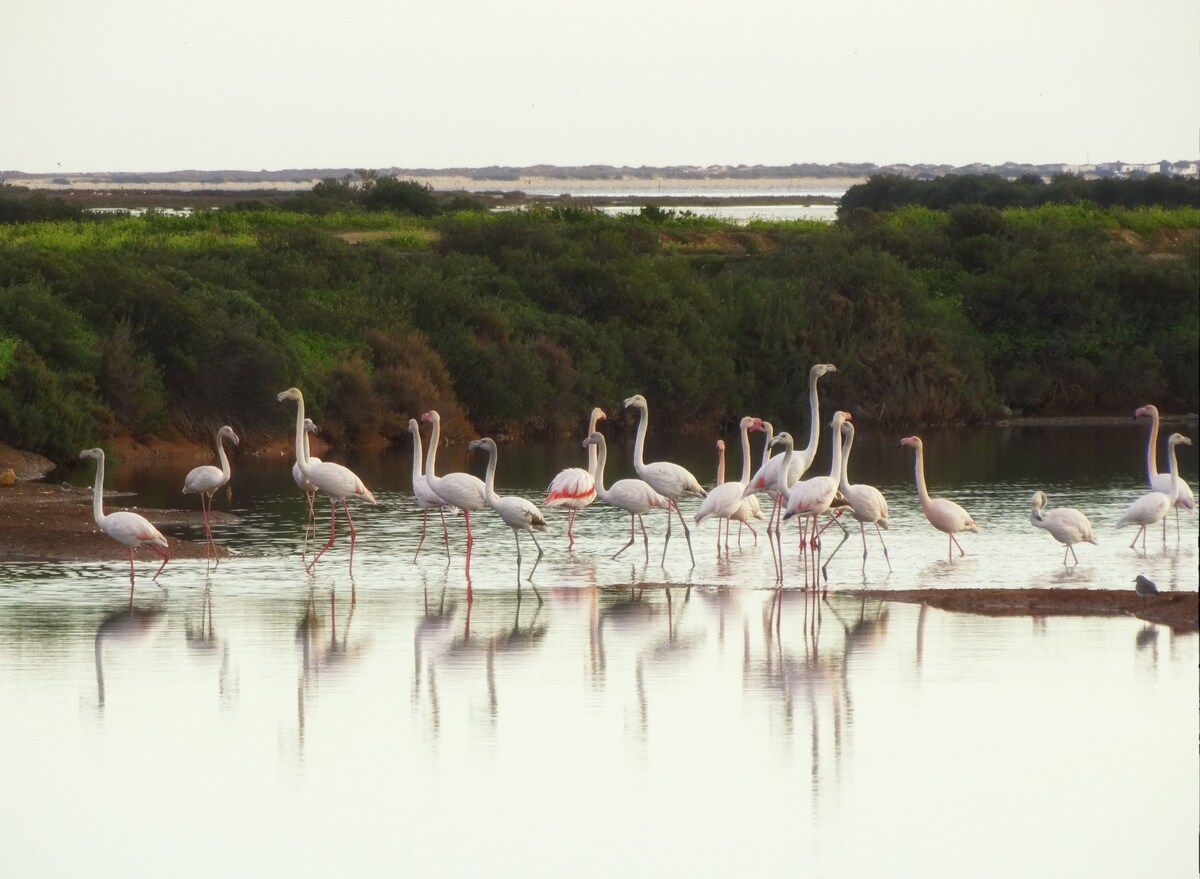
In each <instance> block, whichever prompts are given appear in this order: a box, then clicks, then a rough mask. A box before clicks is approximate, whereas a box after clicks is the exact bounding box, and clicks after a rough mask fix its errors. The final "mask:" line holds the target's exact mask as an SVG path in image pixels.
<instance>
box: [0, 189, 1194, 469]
mask: <svg viewBox="0 0 1200 879" xmlns="http://www.w3.org/2000/svg"><path fill="white" fill-rule="evenodd" d="M423 189H424V188H423V187H420V186H418V185H415V184H413V185H412V186H407V187H402V188H399V189H397V188H396V187H394V186H393V185H392V184H383V186H382V187H381V186H380V184H379V182H378V181H376V182H374V183H372V184H371V186H369V187H366V192H376V193H380V194H379V195H377V196H376V202H375V203H373V204H371V203H368V200H367V199H366V195H365V193H364V188H363V187H361V186H352V185H350V182H348V181H341V182H339V181H331V182H327V185H325V186H323V187H318V189H317V190H314V192H313V193H311V194H307V195H305V196H298V197H296V199H295V200H294V202H292V203H290V209H288V208H286V207H285V206H280V205H274V206H264V205H260V204H253V203H247V204H244V205H242V206H241V209H224V210H219V211H215V210H213V211H200V212H196V213H193V214H192V215H190V216H167V215H165V214H156V213H149V214H146V215H144V216H138V217H130V216H123V215H122V216H102V215H96V214H90V213H82V212H78V211H76V212H74V213H63V214H61V215H59V214H56V213H55V211H60V210H61V208H60V207H58V206H55V205H54V204H53V201H52V200H51V201H49V202H45V203H43V204H41V205H40V207H38V209H37V210H31V209H29V208H28V206H26V207H24V208H12V207H10V206H8V205H7V204H6V202H7V201H9V199H5V198H4V197H3V194H2V193H0V217H4V218H8V221H7V222H6V223H4V224H0V437H2V438H3V439H4V440H5V441H6V442H8V443H10V444H12V445H15V446H18V447H22V448H26V449H30V450H33V451H38V452H42V453H43V454H47V455H50V456H52V457H55V458H57V459H66V458H70V457H74V456H75V455H76V454H77V453H78V450H79V449H80V448H83V447H85V446H88V445H94V444H95V443H96V441H97V439H98V438H99V437H103V436H112V435H117V434H121V433H132V434H134V435H135V436H141V435H146V434H161V433H164V432H176V433H181V434H184V435H188V436H194V437H200V436H202V435H205V434H207V433H208V432H209V431H211V430H212V429H214V428H215V427H216V426H219V425H220V424H223V423H230V424H233V425H234V426H235V427H236V428H237V429H238V431H239V433H241V434H243V436H250V437H255V436H259V437H265V436H268V435H271V436H275V435H278V434H279V433H280V430H281V429H286V425H285V424H284V421H286V419H282V420H281V416H280V414H279V412H278V411H277V408H276V407H275V405H274V402H273V401H274V395H275V393H276V392H277V391H279V390H281V389H283V388H285V387H288V386H290V385H296V386H299V387H301V388H303V389H304V390H305V392H306V398H307V400H308V402H309V404H310V409H311V410H312V413H313V416H314V418H316V419H318V420H319V421H320V423H321V424H322V428H323V432H324V434H325V435H327V436H329V437H331V438H332V439H333V440H334V441H335V442H347V443H360V442H373V441H379V440H380V438H382V440H384V441H388V440H393V439H400V438H401V437H402V436H403V434H404V431H405V424H406V422H407V419H408V418H409V417H411V416H415V415H418V414H419V413H420V412H421V411H423V410H424V409H427V408H430V407H436V408H438V409H440V410H441V411H442V413H443V417H444V420H445V425H446V429H447V430H448V432H450V433H451V434H458V435H460V436H465V435H469V434H471V433H473V432H474V431H476V430H479V431H487V432H499V433H503V434H508V435H513V434H522V433H526V434H528V433H534V432H541V431H556V430H578V428H579V424H580V422H581V419H582V418H583V416H584V414H585V413H586V411H587V410H588V408H589V407H590V406H592V405H594V404H600V405H605V406H609V407H613V408H616V407H617V406H619V402H620V400H621V399H622V398H623V397H625V396H627V395H628V394H630V393H632V392H634V391H637V392H641V393H643V394H645V395H646V396H647V397H648V398H649V399H650V400H651V401H652V405H654V407H655V409H656V413H658V416H659V418H660V420H659V422H658V423H659V424H663V425H665V424H670V423H675V424H679V425H682V426H688V425H695V426H699V425H710V426H711V425H714V424H718V423H729V422H732V421H734V420H735V419H736V418H738V417H739V416H740V415H742V414H744V413H745V412H747V411H752V412H754V414H760V415H762V416H763V417H769V418H772V419H774V420H777V421H779V422H781V423H802V422H803V421H804V419H805V418H806V417H807V416H806V414H805V413H806V411H807V404H806V398H805V394H806V384H805V383H806V374H807V370H808V367H809V366H810V365H811V364H812V363H814V362H817V361H832V362H834V363H836V364H837V365H838V368H839V376H838V380H837V382H836V384H831V385H830V386H829V393H830V395H831V400H833V401H836V405H839V406H842V407H845V408H850V409H852V410H853V411H854V412H855V413H856V416H857V417H859V418H861V419H867V420H870V419H874V420H879V421H882V422H886V423H895V424H901V423H902V424H906V425H915V424H921V423H949V422H962V421H977V420H985V419H989V418H996V417H1000V416H1003V415H1005V414H1007V413H1010V412H1013V413H1021V414H1043V415H1062V414H1087V413H1125V412H1132V410H1133V408H1134V407H1136V406H1137V405H1139V404H1142V403H1145V402H1149V401H1152V400H1153V401H1155V402H1157V403H1158V404H1159V406H1160V407H1162V408H1165V409H1168V410H1170V409H1188V410H1191V411H1195V409H1196V408H1197V403H1198V396H1200V394H1198V387H1197V385H1198V378H1197V377H1198V375H1200V363H1198V351H1197V349H1198V345H1197V339H1200V317H1198V297H1197V290H1198V289H1200V248H1198V246H1197V240H1198V236H1197V228H1198V227H1200V217H1198V216H1197V208H1195V207H1164V206H1161V205H1148V206H1137V207H1129V206H1120V207H1108V208H1104V207H1100V206H1098V205H1097V204H1096V203H1093V202H1090V201H1077V202H1075V203H1070V204H1047V205H1040V206H1038V205H1024V204H1022V205H1014V206H1009V207H1004V208H1000V207H995V206H988V205H987V204H980V203H967V204H962V203H955V204H952V205H950V206H948V207H945V208H937V207H931V206H922V205H918V204H912V203H909V204H906V205H904V206H900V207H896V208H893V209H890V210H886V211H884V210H878V211H877V210H872V209H868V208H866V207H861V206H860V207H857V208H852V209H849V210H844V211H843V213H842V216H841V218H840V219H839V221H838V222H837V223H834V224H820V223H808V222H800V223H754V224H751V225H750V226H739V225H733V224H726V223H723V222H719V221H716V220H712V219H709V218H703V217H696V216H694V215H690V214H688V213H687V212H682V213H680V212H674V211H669V210H663V209H661V208H647V209H644V210H643V211H642V212H641V213H640V214H639V215H634V216H623V217H611V216H607V215H605V214H602V213H600V212H597V211H594V210H590V209H586V208H578V207H570V206H565V207H554V208H535V209H528V210H521V211H509V212H498V213H487V212H483V211H480V210H478V209H477V206H475V205H458V206H451V205H447V204H444V203H441V202H437V201H436V200H435V202H434V203H433V204H430V203H429V202H428V201H427V200H426V199H425V197H424V195H423V194H422V192H420V191H418V190H423ZM425 194H426V195H427V194H428V192H427V191H426V192H425ZM317 202H319V204H317ZM39 211H40V213H39ZM281 425H282V427H281Z"/></svg>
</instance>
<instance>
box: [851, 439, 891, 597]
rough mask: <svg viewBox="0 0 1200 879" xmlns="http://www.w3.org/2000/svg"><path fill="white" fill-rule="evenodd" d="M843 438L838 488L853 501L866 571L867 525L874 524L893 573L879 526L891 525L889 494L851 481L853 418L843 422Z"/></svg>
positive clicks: (852, 506)
mask: <svg viewBox="0 0 1200 879" xmlns="http://www.w3.org/2000/svg"><path fill="white" fill-rule="evenodd" d="M842 440H843V444H842V478H841V482H840V483H839V484H838V490H839V491H840V492H841V493H842V497H844V498H845V499H846V502H847V503H848V504H850V515H852V516H853V517H854V518H855V519H857V520H858V530H859V533H860V534H861V535H862V542H863V571H866V569H867V525H874V526H875V533H876V534H877V535H878V536H879V543H880V545H881V546H882V547H883V558H884V560H885V561H887V566H888V572H889V573H891V570H892V560H891V558H890V557H889V556H888V548H887V544H886V543H884V542H883V532H882V531H880V530H879V529H880V528H884V529H886V528H887V527H888V505H887V498H885V497H884V496H883V492H881V491H880V490H879V489H877V488H876V487H875V486H873V485H867V484H866V483H858V484H856V485H855V484H851V482H850V450H851V449H853V448H854V424H853V423H852V422H850V421H846V422H845V423H844V424H842Z"/></svg>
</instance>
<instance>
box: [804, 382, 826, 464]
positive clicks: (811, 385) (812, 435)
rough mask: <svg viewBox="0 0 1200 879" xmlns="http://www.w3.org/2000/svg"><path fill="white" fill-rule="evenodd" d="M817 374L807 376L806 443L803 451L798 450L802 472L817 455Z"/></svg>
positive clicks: (818, 411) (818, 425)
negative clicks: (807, 419)
mask: <svg viewBox="0 0 1200 879" xmlns="http://www.w3.org/2000/svg"><path fill="white" fill-rule="evenodd" d="M818 378H820V376H818V375H810V376H809V377H808V414H809V419H810V422H809V428H808V445H807V446H805V447H804V451H803V452H800V463H801V467H800V472H801V473H803V472H805V471H806V470H808V468H809V467H811V466H812V462H813V459H814V458H816V457H817V443H818V442H819V440H820V436H821V402H820V400H819V399H818V398H817V379H818Z"/></svg>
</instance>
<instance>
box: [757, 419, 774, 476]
mask: <svg viewBox="0 0 1200 879" xmlns="http://www.w3.org/2000/svg"><path fill="white" fill-rule="evenodd" d="M762 429H763V433H764V434H766V436H767V441H766V442H765V443H763V456H762V464H760V465H759V466H766V463H767V461H769V460H771V440H773V439H774V438H775V427H774V425H772V424H771V422H769V421H764V422H763V423H762Z"/></svg>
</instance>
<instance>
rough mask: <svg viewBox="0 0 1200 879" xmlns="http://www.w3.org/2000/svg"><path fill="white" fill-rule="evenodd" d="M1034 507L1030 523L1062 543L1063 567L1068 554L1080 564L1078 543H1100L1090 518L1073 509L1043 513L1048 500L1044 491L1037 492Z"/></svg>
mask: <svg viewBox="0 0 1200 879" xmlns="http://www.w3.org/2000/svg"><path fill="white" fill-rule="evenodd" d="M1029 500H1030V503H1031V504H1032V505H1033V506H1032V509H1031V510H1030V511H1029V521H1030V523H1031V524H1032V525H1033V526H1034V527H1036V528H1042V529H1044V530H1045V531H1049V532H1050V536H1051V537H1053V538H1054V539H1055V540H1057V541H1058V542H1059V543H1061V544H1062V545H1063V546H1065V547H1066V549H1064V550H1063V565H1064V566H1065V565H1066V563H1067V553H1068V552H1069V553H1071V557H1072V558H1073V559H1075V564H1079V556H1077V555H1075V544H1076V543H1098V542H1099V541H1097V540H1096V536H1095V535H1094V534H1092V523H1091V522H1089V521H1088V517H1087V516H1085V515H1084V514H1083V513H1081V512H1079V510H1076V509H1074V508H1072V507H1056V508H1055V509H1053V510H1046V511H1045V512H1043V511H1042V508H1043V507H1044V506H1046V503H1047V498H1046V493H1045V492H1044V491H1035V492H1034V493H1033V497H1031V498H1030V499H1029Z"/></svg>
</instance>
